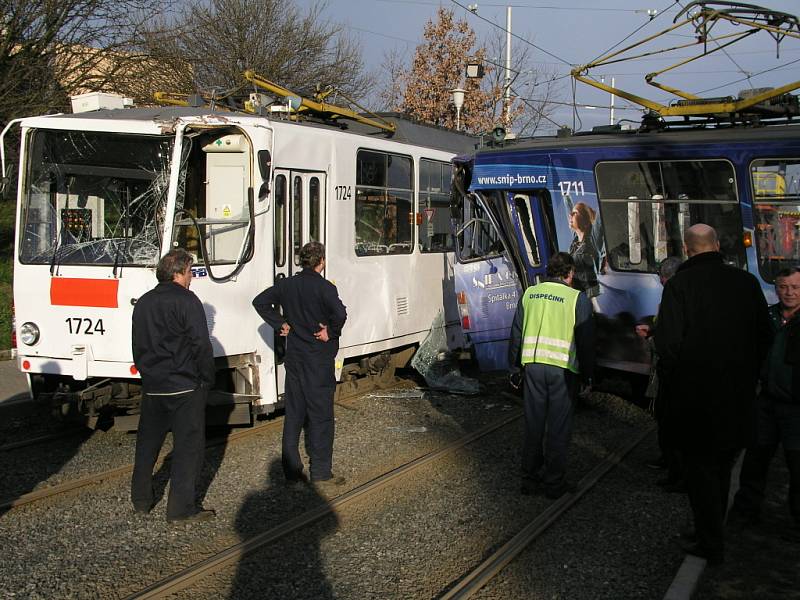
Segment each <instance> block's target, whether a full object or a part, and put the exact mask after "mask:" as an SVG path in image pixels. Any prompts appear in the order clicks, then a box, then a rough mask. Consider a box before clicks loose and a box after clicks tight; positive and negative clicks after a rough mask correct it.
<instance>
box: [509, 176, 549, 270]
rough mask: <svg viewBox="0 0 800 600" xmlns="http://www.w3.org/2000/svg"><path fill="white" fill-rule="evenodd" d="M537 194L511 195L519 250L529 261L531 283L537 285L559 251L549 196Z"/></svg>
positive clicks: (528, 268)
mask: <svg viewBox="0 0 800 600" xmlns="http://www.w3.org/2000/svg"><path fill="white" fill-rule="evenodd" d="M545 196H546V197H542V195H541V194H539V193H537V192H532V193H528V192H525V193H519V192H514V193H510V194H509V195H508V200H509V203H510V205H511V212H512V214H513V215H514V225H515V227H516V230H517V237H518V238H519V242H520V243H519V248H520V250H523V252H521V254H522V256H523V257H524V259H525V262H526V265H525V266H526V268H527V271H528V276H529V281H530V282H531V284H533V283H535V282H536V281H537V280H538V279H539V278H540V277H542V276H544V273H545V270H546V266H547V261H548V259H549V258H550V256H551V255H552V254H554V253H555V252H556V239H555V230H554V228H553V218H552V207H551V206H549V195H547V194H546V193H545Z"/></svg>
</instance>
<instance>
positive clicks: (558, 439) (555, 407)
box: [522, 363, 577, 489]
mask: <svg viewBox="0 0 800 600" xmlns="http://www.w3.org/2000/svg"><path fill="white" fill-rule="evenodd" d="M576 383H577V380H576V377H575V376H574V375H573V374H572V373H571V372H570V371H568V370H566V369H562V368H560V367H554V366H552V365H542V364H537V363H528V364H526V365H525V390H524V405H525V406H524V410H525V440H524V443H523V447H522V473H523V476H524V477H527V478H530V479H534V480H541V481H542V483H543V484H544V486H545V488H550V489H556V488H558V486H559V485H561V484H562V483H563V481H564V475H565V473H566V468H567V446H568V445H569V442H570V439H571V438H572V413H573V397H574V392H575V389H576Z"/></svg>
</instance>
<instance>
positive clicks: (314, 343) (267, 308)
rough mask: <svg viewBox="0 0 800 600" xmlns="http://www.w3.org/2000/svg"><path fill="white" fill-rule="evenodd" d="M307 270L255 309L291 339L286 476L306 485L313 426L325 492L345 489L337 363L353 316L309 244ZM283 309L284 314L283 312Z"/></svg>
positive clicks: (304, 259)
mask: <svg viewBox="0 0 800 600" xmlns="http://www.w3.org/2000/svg"><path fill="white" fill-rule="evenodd" d="M300 264H301V266H302V267H303V270H302V271H301V272H300V273H297V274H295V275H294V276H293V277H289V278H287V279H280V280H278V281H277V282H276V283H275V285H274V286H272V287H271V288H268V289H266V290H264V291H263V292H261V293H260V294H259V295H258V296H256V297H255V299H254V300H253V307H254V308H255V309H256V311H257V312H258V314H259V315H261V318H262V319H264V321H266V322H267V323H268V324H269V325H270V326H271V327H272V328H273V329H274V330H275V331H276V332H277V333H278V334H279V335H281V336H284V337H286V356H285V361H284V364H285V366H286V392H285V396H284V405H285V409H286V414H285V417H284V421H283V443H282V448H281V455H282V463H283V472H284V475H285V476H286V480H287V481H288V482H298V481H305V480H306V476H305V474H304V473H303V462H302V460H301V459H300V451H299V441H300V431H301V429H302V428H303V425H304V424H305V423H307V428H306V435H307V436H308V437H307V448H308V450H309V454H310V457H309V458H310V460H311V464H310V467H309V471H310V474H311V481H312V482H319V483H320V484H321V485H322V487H326V486H330V485H341V484H342V483H344V480H343V479H342V478H340V477H337V478H334V476H333V473H332V471H331V464H332V461H333V436H334V421H333V396H334V392H335V391H336V377H335V375H334V373H335V366H334V359H335V358H336V354H337V353H338V351H339V337H340V336H341V333H342V327H344V323H345V321H346V320H347V311H346V309H345V306H344V304H342V301H341V300H340V299H339V295H338V293H337V291H336V286H335V285H333V284H332V283H331V282H329V281H327V280H326V279H325V278H324V277H322V275H321V273H322V270H323V269H324V268H325V247H324V246H323V245H322V244H321V243H319V242H309V243H308V244H306V245H305V246H303V248H302V249H301V250H300ZM278 307H282V308H283V314H281V312H280V311H279V310H278Z"/></svg>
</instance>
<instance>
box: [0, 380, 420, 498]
mask: <svg viewBox="0 0 800 600" xmlns="http://www.w3.org/2000/svg"><path fill="white" fill-rule="evenodd" d="M404 385H406V386H407V385H409V382H407V381H406V380H405V379H402V378H399V377H395V379H394V381H393V382H392V383H391V384H388V383H383V384H376V385H367V386H362V387H360V388H357V389H352V388H345V389H344V390H342V391H341V392H339V393H338V394H337V396H336V404H337V406H341V407H343V408H347V409H350V410H352V409H353V408H354V404H353V403H354V402H355V400H356V399H358V398H359V397H360V396H362V395H364V394H367V393H370V392H372V391H375V390H376V389H384V388H389V387H395V386H404ZM282 426H283V417H277V418H276V419H274V420H272V421H268V422H266V423H262V424H259V425H254V426H253V427H250V428H248V429H241V430H239V431H235V432H233V433H231V434H230V435H227V436H225V437H220V438H214V439H211V440H209V441H207V442H206V450H209V449H211V448H215V447H218V446H221V445H224V444H230V443H236V442H238V441H240V440H242V439H247V438H249V437H250V436H253V435H257V434H259V433H261V432H263V431H271V430H274V429H277V428H279V427H282ZM67 433H68V432H64V434H63V435H60V436H59V437H66V436H67ZM70 433H74V432H70ZM46 437H47V436H40V437H39V438H34V439H31V440H26V441H25V442H19V445H18V446H16V447H17V448H21V447H24V446H25V445H26V443H27V444H28V445H35V444H36V443H38V442H40V441H48V440H45V438H46ZM49 439H57V438H56V437H51V438H49ZM3 448H4V447H3V446H0V450H2V449H3ZM6 449H12V448H6ZM168 456H169V454H164V455H162V456H160V457H159V459H158V462H157V463H156V468H158V467H160V466H161V465H162V464H164V461H166V460H168ZM132 471H133V463H132V462H131V463H127V464H125V465H122V466H120V467H115V468H112V469H107V470H105V471H100V472H98V473H93V474H91V475H86V476H84V477H79V478H77V479H73V480H70V481H65V482H64V483H59V484H56V485H51V486H47V487H43V488H40V489H38V490H34V491H32V492H28V493H25V494H20V495H18V496H14V497H10V498H6V499H3V500H0V511H9V510H12V509H15V508H19V507H21V506H25V505H28V504H33V503H35V502H40V501H42V500H46V499H48V498H52V497H54V496H58V495H60V494H65V493H68V492H71V491H74V490H78V489H81V488H84V487H87V486H90V485H94V484H97V483H101V482H103V481H107V480H109V479H115V478H117V477H121V476H123V475H127V474H129V473H131V472H132Z"/></svg>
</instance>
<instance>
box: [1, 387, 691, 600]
mask: <svg viewBox="0 0 800 600" xmlns="http://www.w3.org/2000/svg"><path fill="white" fill-rule="evenodd" d="M498 381H499V380H494V381H491V380H490V382H489V383H490V385H488V386H487V389H488V390H489V391H487V392H485V393H483V394H481V395H479V396H476V397H463V396H453V395H448V394H444V393H438V392H429V391H425V392H422V391H419V390H408V389H404V390H400V389H398V390H393V391H390V392H385V393H375V394H372V395H369V396H367V397H364V398H362V399H360V400H359V401H358V402H355V403H352V404H348V406H349V408H345V407H342V406H337V409H336V414H337V421H336V427H337V432H336V446H335V455H334V470H335V472H336V473H337V474H338V475H343V476H345V477H346V478H347V480H348V484H347V485H346V486H345V489H349V488H350V487H352V486H354V485H357V484H360V483H363V482H365V481H368V480H370V479H372V478H374V477H376V476H378V475H381V474H382V473H384V472H386V471H388V470H389V469H391V468H393V467H396V466H399V465H401V464H403V463H405V462H407V461H409V460H411V459H413V458H416V457H417V456H420V455H422V454H425V453H426V452H430V451H432V450H435V449H438V448H440V447H442V446H444V445H445V444H447V443H448V442H450V441H452V440H455V439H457V438H458V437H460V436H461V435H463V434H464V433H465V432H467V431H473V430H475V429H477V428H479V427H481V426H483V425H484V424H486V423H489V422H492V421H494V420H496V419H497V418H499V417H502V416H506V415H508V414H510V412H511V411H518V410H519V407H518V405H517V404H516V403H515V402H514V401H513V400H512V399H510V398H509V397H508V396H506V395H503V394H501V393H500V389H501V387H502V386H500V385H498ZM650 424H651V423H650V419H649V417H648V416H647V415H646V414H645V413H643V412H642V411H640V410H639V409H638V408H636V407H634V406H632V405H629V404H627V403H625V402H624V401H621V400H619V399H618V398H615V397H613V396H611V395H609V394H600V393H596V394H593V396H592V406H590V407H588V408H583V409H581V410H579V411H578V412H577V413H576V417H575V433H574V438H573V447H572V449H571V452H570V459H569V460H570V462H569V467H568V468H569V473H570V475H571V476H572V477H573V479H575V480H577V479H579V478H580V477H581V476H582V475H584V474H585V473H586V472H588V471H589V470H591V469H592V468H593V467H594V466H595V465H596V464H597V463H598V462H599V461H600V460H602V458H603V457H604V456H606V455H607V454H608V453H609V452H611V451H613V450H615V449H617V448H618V447H620V446H621V445H622V444H623V442H625V441H626V440H630V439H632V438H633V436H634V435H637V434H638V432H641V431H642V430H643V429H644V428H645V427H648V426H649V425H650ZM521 435H522V421H521V419H520V420H517V421H514V422H513V423H511V424H509V425H506V426H505V427H503V428H502V429H500V430H498V431H496V432H495V433H493V434H490V435H489V436H487V437H486V438H484V439H482V440H479V441H476V442H474V443H472V444H470V445H468V446H467V447H465V448H463V449H461V450H459V451H456V452H454V453H452V454H450V455H448V456H446V457H444V458H442V459H440V460H437V461H435V462H432V463H430V464H428V465H426V466H425V467H423V469H421V470H419V471H416V472H414V473H411V474H409V475H407V476H405V477H403V478H402V479H400V480H397V481H395V482H393V483H391V484H390V485H388V486H386V487H385V488H384V489H383V490H382V491H381V492H380V493H378V494H376V495H374V496H370V497H369V499H368V500H365V501H359V502H355V503H353V504H351V505H349V506H347V507H345V508H343V509H342V510H341V511H339V512H338V514H337V515H335V516H330V517H327V518H324V519H322V520H321V521H319V522H317V523H316V524H315V525H313V526H311V527H308V528H306V529H304V530H302V531H300V532H297V533H294V534H292V535H290V536H288V537H287V538H285V539H284V540H281V541H279V542H277V543H275V544H273V545H272V546H270V547H268V548H264V549H262V550H259V551H257V552H256V553H254V554H253V555H252V556H249V557H247V558H246V559H244V560H243V561H241V563H240V564H238V565H236V566H233V567H229V568H224V569H222V570H220V571H219V572H218V573H215V574H214V575H212V576H210V577H207V578H206V579H204V580H202V581H201V582H200V583H199V584H197V585H195V586H193V587H192V588H189V589H187V590H185V591H183V592H180V593H179V594H178V597H182V598H190V597H191V598H220V597H223V598H225V597H228V598H236V597H241V598H247V597H263V596H264V595H265V594H269V595H270V596H272V597H276V598H324V597H337V598H387V597H391V598H410V597H414V598H416V597H418V598H428V597H434V596H436V595H438V594H440V593H441V592H443V591H444V590H445V589H447V587H448V586H449V585H450V584H451V583H452V582H453V581H454V580H456V579H458V578H460V577H461V576H463V575H464V574H465V573H467V572H468V571H469V570H470V569H472V568H474V567H475V566H477V564H479V563H480V562H481V561H482V560H483V558H485V557H486V556H487V555H488V554H489V553H490V552H492V551H493V550H495V549H496V548H497V547H498V546H499V545H500V544H502V543H503V542H505V541H506V540H507V539H508V538H509V537H511V536H513V535H514V534H515V533H516V532H517V531H518V530H519V529H520V528H521V527H523V526H524V524H525V523H527V522H528V521H529V520H530V519H532V518H534V517H535V516H536V515H537V514H539V513H540V512H541V511H542V510H544V508H546V507H547V506H548V505H549V503H550V501H549V500H547V499H545V498H544V497H541V496H533V497H524V496H521V495H520V494H519V484H520V480H519V452H520V448H521ZM132 437H133V436H127V437H125V436H122V439H123V440H124V442H122V443H118V444H116V445H115V444H113V443H112V444H109V445H108V446H107V447H106V450H105V452H106V454H107V456H105V457H104V459H105V460H106V461H113V460H119V461H120V462H123V463H124V462H127V461H129V460H130V459H131V458H132V451H133V445H132V443H130V442H131V441H132ZM654 438H655V436H654V435H653V436H650V438H648V439H647V441H646V442H645V443H644V444H643V445H642V446H641V447H640V448H638V449H637V450H636V451H634V453H633V454H632V455H631V456H630V457H628V458H627V459H626V460H625V461H624V462H623V464H622V465H621V466H620V467H618V468H617V469H615V470H614V471H612V472H611V473H610V474H609V475H608V476H607V477H606V478H605V479H603V480H601V482H600V483H599V485H598V486H597V487H596V488H595V489H594V490H593V491H591V492H589V494H587V495H586V496H585V497H584V498H583V499H582V500H581V501H580V502H579V504H578V505H577V506H575V507H573V509H571V510H570V511H569V512H568V513H567V514H566V515H565V517H564V518H563V519H562V520H561V521H559V522H558V523H556V524H555V525H554V526H553V527H552V528H551V529H550V530H548V532H546V533H545V535H544V536H543V537H542V538H541V539H540V540H539V541H537V542H536V543H535V544H534V545H533V546H532V547H531V548H530V549H529V550H528V551H526V553H525V554H524V555H523V556H522V557H520V558H519V559H518V560H517V561H515V562H514V563H512V564H511V565H509V567H508V568H507V569H506V570H505V571H504V572H503V573H502V574H501V575H500V577H499V578H498V579H497V580H496V581H495V582H493V583H492V584H490V585H489V586H488V587H487V588H485V589H484V590H483V591H482V592H481V593H482V594H483V595H484V597H489V598H517V597H542V598H561V597H563V598H597V597H608V598H621V597H625V598H628V597H631V598H639V597H641V598H652V597H656V596H658V595H659V594H662V595H663V592H664V591H665V590H666V588H667V586H668V585H669V580H670V579H671V576H672V575H674V572H675V570H676V569H677V566H678V564H679V563H680V561H681V559H682V556H683V555H682V554H681V553H680V551H679V550H678V549H677V546H673V545H672V544H671V542H670V537H671V536H672V535H673V534H674V533H676V531H677V528H679V526H680V525H682V524H683V522H684V521H685V518H686V507H685V500H684V499H683V498H682V497H681V496H674V495H667V494H664V493H663V492H661V491H660V490H659V489H658V488H656V487H655V486H654V485H653V482H654V480H655V479H656V478H657V477H658V476H659V475H658V474H657V473H654V472H652V471H649V470H647V469H645V468H644V467H642V466H641V465H642V462H643V461H644V460H645V459H646V458H649V457H651V456H652V455H653V454H654V453H655V452H656V449H655V442H654ZM109 439H113V436H112V437H110V438H109ZM87 446H88V445H87V444H84V445H83V446H81V447H80V448H79V449H78V451H76V452H75V453H74V455H73V456H72V458H71V459H70V461H68V462H69V464H70V465H73V464H77V463H80V464H82V465H83V464H85V463H84V462H83V461H84V459H85V460H86V461H87V463H89V462H91V460H92V457H93V456H95V455H92V454H91V453H87V456H86V457H83V456H82V454H83V451H84V450H87V449H88V447H87ZM98 452H99V450H98ZM76 461H77V462H76ZM68 470H71V471H73V472H76V471H78V470H80V469H78V468H77V466H69V467H68ZM205 474H206V476H207V477H206V480H207V481H208V482H209V485H208V490H207V496H206V502H205V503H206V505H207V506H210V507H214V508H215V509H216V510H217V514H218V516H217V519H216V520H214V521H211V522H206V523H198V524H193V525H168V524H167V523H166V522H165V518H164V517H165V515H164V504H165V503H164V501H163V500H162V501H161V502H160V503H159V504H158V506H156V508H155V509H154V510H153V512H152V513H151V514H150V515H147V516H145V517H141V516H138V515H135V514H134V513H133V512H132V510H131V507H130V504H129V501H128V494H129V488H128V479H127V477H124V478H122V479H119V480H112V481H108V482H104V483H102V484H99V485H96V486H91V487H89V488H85V489H83V490H81V491H79V492H74V493H69V494H65V495H62V496H59V497H56V498H53V499H50V500H47V501H44V502H40V503H36V504H33V505H29V506H25V507H21V508H19V509H16V510H13V511H11V512H9V513H7V514H5V515H3V516H2V520H0V537H2V538H3V539H6V540H11V541H12V542H11V543H10V544H6V549H5V551H4V561H3V563H2V578H3V581H4V586H3V587H4V590H5V592H7V593H8V594H9V597H12V598H17V597H18V598H23V597H24V598H54V597H80V598H115V597H124V596H126V595H128V594H131V593H134V592H136V591H138V590H140V589H142V588H144V587H145V586H146V585H148V584H150V583H152V582H154V581H156V580H158V579H160V578H162V577H165V576H167V575H169V574H171V573H174V572H176V571H178V570H180V569H181V568H183V567H186V566H189V565H191V564H193V563H195V562H197V561H199V560H202V559H204V558H207V557H209V556H212V555H214V554H215V553H216V552H219V551H220V550H222V549H224V548H225V547H227V546H229V545H232V544H235V543H237V542H239V541H241V540H242V539H245V538H247V537H250V536H252V535H254V534H256V533H259V532H263V531H265V530H268V529H270V528H272V527H275V526H277V525H279V524H281V523H283V522H285V521H286V520H288V519H290V518H292V517H294V516H296V515H298V514H301V513H302V512H304V511H306V510H308V509H310V508H312V507H314V506H319V504H320V503H322V502H324V501H325V500H324V498H321V497H320V496H319V495H318V494H317V493H316V492H315V491H313V489H311V488H308V487H300V488H298V489H294V490H293V489H289V488H286V487H285V486H284V485H283V482H282V477H281V476H280V431H279V430H278V429H276V430H272V431H265V432H262V433H259V434H258V435H255V436H252V437H250V438H247V439H245V440H242V441H240V442H238V443H236V444H231V445H230V446H228V447H222V448H214V449H211V450H209V452H208V454H207V464H206V471H205ZM59 475H61V474H59ZM54 477H55V475H54ZM164 480H165V476H163V475H162V476H161V477H160V481H162V482H163V481H164ZM570 519H571V520H570ZM518 565H519V566H518ZM565 565H566V567H565ZM534 567H535V568H534ZM628 573H631V575H630V576H629V575H628ZM581 590H584V591H581ZM615 590H618V591H621V592H622V593H616V592H615ZM533 591H536V593H535V595H534V594H533Z"/></svg>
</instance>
